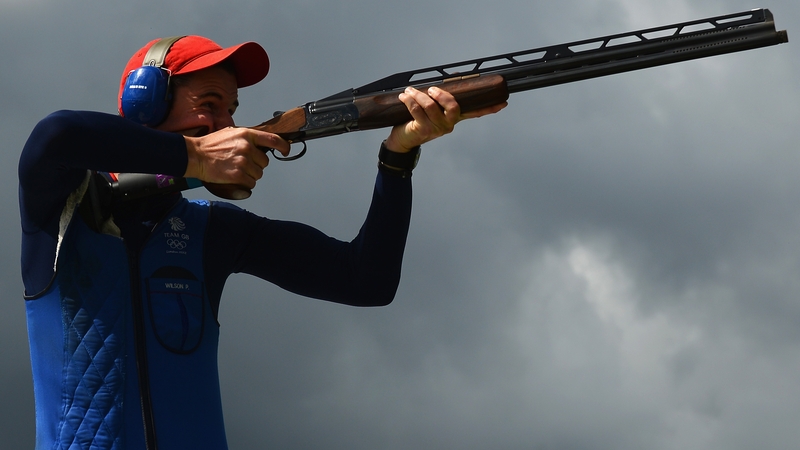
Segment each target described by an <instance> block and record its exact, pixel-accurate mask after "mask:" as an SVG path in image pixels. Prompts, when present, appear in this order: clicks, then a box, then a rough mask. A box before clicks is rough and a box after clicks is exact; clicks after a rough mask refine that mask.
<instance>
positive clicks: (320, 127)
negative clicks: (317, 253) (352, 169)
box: [112, 9, 789, 200]
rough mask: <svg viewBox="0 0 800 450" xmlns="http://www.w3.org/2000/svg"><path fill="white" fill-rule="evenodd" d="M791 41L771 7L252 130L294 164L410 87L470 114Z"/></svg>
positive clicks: (488, 61) (394, 104)
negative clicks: (556, 90)
mask: <svg viewBox="0 0 800 450" xmlns="http://www.w3.org/2000/svg"><path fill="white" fill-rule="evenodd" d="M788 41H789V38H788V34H787V33H786V31H785V30H784V31H776V29H775V22H774V18H773V15H772V13H771V12H770V11H769V10H768V9H754V10H751V11H744V12H740V13H735V14H727V15H723V16H717V17H710V18H707V19H700V20H693V21H690V22H683V23H678V24H673V25H666V26H661V27H656V28H648V29H644V30H639V31H633V32H629V33H621V34H614V35H610V36H605V37H600V38H595V39H587V40H583V41H576V42H570V43H566V44H559V45H553V46H549V47H541V48H535V49H531V50H524V51H519V52H514V53H506V54H503V55H497V56H491V57H487V58H478V59H472V60H468V61H461V62H457V63H452V64H446V65H441V66H433V67H427V68H424V69H420V70H412V71H408V72H401V73H396V74H394V75H391V76H388V77H386V78H382V79H380V80H377V81H375V82H372V83H369V84H367V85H364V86H362V87H360V88H357V89H347V90H345V91H342V92H340V93H338V94H335V95H332V96H330V97H326V98H323V99H321V100H318V101H315V102H309V103H306V104H305V105H303V106H299V107H296V108H293V109H290V110H288V111H286V112H277V113H275V116H274V117H273V118H272V119H271V120H268V121H266V122H264V123H262V124H260V125H256V126H254V127H251V128H254V129H257V130H262V131H267V132H270V133H275V134H277V135H279V136H281V137H282V138H284V139H286V140H287V141H289V142H290V143H302V144H303V149H302V150H301V151H300V152H299V153H297V154H295V155H293V156H288V157H282V156H280V155H276V154H275V152H274V151H272V154H273V157H275V159H278V160H282V161H291V160H295V159H297V158H300V157H301V156H303V155H304V154H305V153H306V150H307V145H306V141H309V140H312V139H319V138H324V137H328V136H335V135H338V134H342V133H347V132H351V131H362V130H372V129H377V128H384V127H392V126H394V125H398V124H402V123H405V122H408V121H409V120H411V115H410V114H409V112H408V110H407V109H406V107H405V105H404V104H403V103H402V102H400V100H399V99H398V95H399V94H400V93H401V92H403V90H404V89H405V88H406V87H407V86H413V87H415V88H417V89H420V90H424V89H427V88H428V87H430V86H438V87H439V88H441V89H443V90H445V91H447V92H450V93H451V94H453V96H454V97H455V98H456V100H457V101H458V103H459V105H460V107H461V110H462V111H463V112H468V111H472V110H476V109H479V108H482V107H486V106H491V105H495V104H498V103H502V102H504V101H506V100H507V99H508V97H509V94H513V93H517V92H522V91H528V90H532V89H539V88H543V87H547V86H554V85H558V84H564V83H571V82H574V81H581V80H586V79H590V78H597V77H602V76H606V75H612V74H617V73H623V72H629V71H633V70H639V69H645V68H649V67H656V66H660V65H665V64H672V63H677V62H681V61H688V60H692V59H697V58H706V57H709V56H715V55H722V54H726V53H733V52H740V51H744V50H751V49H756V48H761V47H767V46H772V45H777V44H781V43H786V42H788ZM265 150H267V151H271V149H265ZM167 178H171V177H167ZM125 180H130V181H129V182H127V181H125ZM200 185H201V183H199V182H197V181H196V180H184V179H180V178H177V177H176V178H174V179H171V180H167V182H165V178H164V176H160V175H159V176H156V175H149V176H121V177H120V180H119V181H117V182H115V183H112V190H113V192H114V195H113V197H114V198H115V199H118V200H124V199H133V198H140V197H142V196H143V195H152V194H153V193H157V192H164V193H166V192H173V191H176V190H183V189H188V188H192V187H197V186H200ZM205 186H206V188H207V189H208V190H209V191H210V192H212V193H213V194H214V195H217V196H220V197H223V198H229V199H235V200H239V199H243V198H247V197H249V196H250V191H249V190H247V189H242V188H239V187H235V186H229V185H213V184H205Z"/></svg>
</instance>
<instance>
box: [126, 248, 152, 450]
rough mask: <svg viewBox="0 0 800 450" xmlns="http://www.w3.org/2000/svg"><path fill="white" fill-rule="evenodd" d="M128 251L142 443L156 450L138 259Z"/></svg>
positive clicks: (148, 449) (149, 449)
mask: <svg viewBox="0 0 800 450" xmlns="http://www.w3.org/2000/svg"><path fill="white" fill-rule="evenodd" d="M126 248H127V246H126ZM127 251H128V264H130V276H131V308H132V309H133V339H134V345H135V347H136V371H137V373H138V375H139V398H140V401H141V406H142V424H143V427H144V442H145V448H146V449H147V450H158V443H157V440H156V421H155V417H154V415H153V398H152V396H151V392H150V372H149V369H148V365H147V342H146V339H147V336H146V334H145V329H144V302H143V301H142V285H141V281H140V275H141V274H140V272H139V258H138V255H137V253H136V252H135V251H131V250H130V249H127Z"/></svg>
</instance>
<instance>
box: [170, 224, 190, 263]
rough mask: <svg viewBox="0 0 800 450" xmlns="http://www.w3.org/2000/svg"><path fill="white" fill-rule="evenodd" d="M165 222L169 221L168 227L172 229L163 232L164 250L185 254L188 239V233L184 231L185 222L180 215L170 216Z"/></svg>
mask: <svg viewBox="0 0 800 450" xmlns="http://www.w3.org/2000/svg"><path fill="white" fill-rule="evenodd" d="M167 223H169V227H170V229H171V230H172V231H167V232H165V233H164V239H165V242H166V246H167V249H166V252H167V253H177V254H181V255H185V254H186V247H188V246H189V239H190V238H189V234H188V233H185V231H186V224H185V223H184V222H183V220H181V218H180V217H170V218H169V220H167Z"/></svg>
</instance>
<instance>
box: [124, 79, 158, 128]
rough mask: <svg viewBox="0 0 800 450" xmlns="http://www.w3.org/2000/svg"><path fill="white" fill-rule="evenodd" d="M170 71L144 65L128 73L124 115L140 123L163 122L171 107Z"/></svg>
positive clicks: (156, 123) (154, 123)
mask: <svg viewBox="0 0 800 450" xmlns="http://www.w3.org/2000/svg"><path fill="white" fill-rule="evenodd" d="M169 100H170V99H169V72H167V71H166V70H164V69H161V68H158V67H155V66H143V67H140V68H138V69H135V70H133V71H132V72H131V73H130V74H128V80H127V81H126V83H125V87H124V89H123V90H122V115H123V116H124V117H125V118H127V119H130V120H132V121H134V122H136V123H138V124H140V125H147V126H155V125H158V124H159V123H161V122H162V121H163V120H164V119H165V118H166V115H167V110H168V109H169V108H168V106H169Z"/></svg>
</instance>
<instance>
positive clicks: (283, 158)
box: [267, 141, 308, 161]
mask: <svg viewBox="0 0 800 450" xmlns="http://www.w3.org/2000/svg"><path fill="white" fill-rule="evenodd" d="M301 142H302V144H303V149H302V150H300V153H298V154H296V155H291V156H280V154H278V153H275V149H274V148H268V149H267V150H268V151H269V152H270V153H272V157H273V158H275V159H277V160H278V161H294V160H297V159H300V158H302V157H303V155H305V154H306V150H308V145H306V142H305V141H301Z"/></svg>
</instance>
